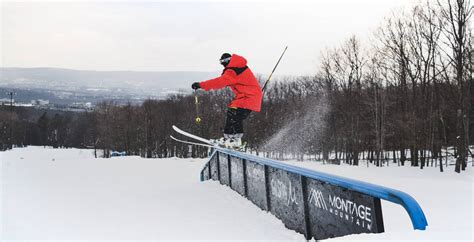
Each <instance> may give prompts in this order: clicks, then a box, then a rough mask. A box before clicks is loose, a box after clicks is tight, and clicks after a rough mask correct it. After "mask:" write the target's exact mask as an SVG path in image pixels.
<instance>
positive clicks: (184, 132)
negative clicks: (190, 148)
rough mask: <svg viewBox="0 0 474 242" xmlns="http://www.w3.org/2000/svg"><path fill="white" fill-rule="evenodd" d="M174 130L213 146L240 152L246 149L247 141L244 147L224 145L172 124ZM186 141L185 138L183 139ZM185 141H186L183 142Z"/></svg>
mask: <svg viewBox="0 0 474 242" xmlns="http://www.w3.org/2000/svg"><path fill="white" fill-rule="evenodd" d="M172 127H173V129H174V131H176V132H178V133H180V134H182V135H184V136H187V137H189V138H191V139H195V140H197V141H200V142H202V143H205V144H206V145H208V146H209V147H213V148H220V149H231V150H235V151H240V152H245V150H246V146H247V142H245V143H243V146H242V147H223V146H221V145H219V144H216V143H215V142H212V140H209V139H205V138H203V137H199V136H197V135H194V134H191V133H188V132H186V131H184V130H182V129H180V128H178V127H176V126H175V125H173V126H172ZM172 139H175V140H177V139H176V138H174V137H172ZM183 141H184V140H183ZM185 142H188V143H193V144H196V145H199V144H200V143H194V142H189V141H185ZM183 143H184V142H183Z"/></svg>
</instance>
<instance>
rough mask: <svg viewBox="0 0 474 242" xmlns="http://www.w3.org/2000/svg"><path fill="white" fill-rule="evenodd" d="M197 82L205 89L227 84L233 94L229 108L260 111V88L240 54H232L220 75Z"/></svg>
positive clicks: (221, 86) (222, 86)
mask: <svg viewBox="0 0 474 242" xmlns="http://www.w3.org/2000/svg"><path fill="white" fill-rule="evenodd" d="M199 84H200V85H201V88H202V89H204V90H206V91H209V90H211V89H221V88H224V87H227V86H228V87H230V88H231V89H232V92H234V95H235V97H234V99H233V100H232V102H230V103H229V105H228V107H229V108H245V109H250V110H252V111H255V112H260V108H261V105H262V88H261V87H260V84H259V83H258V81H257V78H255V76H254V75H253V73H252V71H251V70H250V68H248V67H247V60H246V59H245V58H244V57H242V56H239V55H235V54H233V55H232V57H231V59H230V62H229V64H228V65H227V66H226V68H225V69H224V71H223V72H222V75H221V76H220V77H217V78H214V79H210V80H207V81H203V82H200V83H199Z"/></svg>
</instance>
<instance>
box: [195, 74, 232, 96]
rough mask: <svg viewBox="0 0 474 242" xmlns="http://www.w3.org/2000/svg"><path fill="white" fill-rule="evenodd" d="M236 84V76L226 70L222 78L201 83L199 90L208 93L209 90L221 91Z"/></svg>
mask: <svg viewBox="0 0 474 242" xmlns="http://www.w3.org/2000/svg"><path fill="white" fill-rule="evenodd" d="M236 82H237V74H236V73H235V71H233V70H226V71H225V72H224V74H222V76H220V77H217V78H214V79H210V80H207V81H203V82H201V83H199V84H200V86H201V88H202V89H204V90H206V91H209V90H211V89H214V90H216V89H221V88H224V87H226V86H229V85H233V84H235V83H236Z"/></svg>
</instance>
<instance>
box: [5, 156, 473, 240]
mask: <svg viewBox="0 0 474 242" xmlns="http://www.w3.org/2000/svg"><path fill="white" fill-rule="evenodd" d="M0 161H1V162H0V164H1V167H0V168H1V173H0V175H1V177H0V182H1V188H2V189H1V191H0V192H1V193H0V198H1V199H0V202H1V208H2V209H1V210H0V215H1V221H0V223H1V231H0V239H1V241H6V240H33V239H35V240H39V239H41V240H70V239H77V240H119V239H120V240H145V239H146V240H158V239H164V240H170V239H181V240H223V239H226V240H269V241H275V240H293V241H305V240H304V237H303V235H301V234H298V233H296V232H293V231H291V230H288V229H286V228H285V227H284V225H283V224H282V223H281V222H280V221H279V220H278V219H276V218H275V217H274V216H273V215H271V214H269V213H267V212H264V211H262V210H260V209H259V208H258V207H257V206H255V205H253V204H252V203H251V202H250V201H248V200H247V199H245V198H243V197H242V196H240V195H238V194H237V193H236V192H234V191H232V190H231V189H229V188H228V187H225V186H221V185H219V184H218V183H217V182H213V181H209V182H200V181H199V172H200V170H201V168H202V166H203V165H204V163H205V162H206V160H205V159H177V158H169V159H142V158H140V157H117V158H111V159H102V158H99V159H95V158H93V155H92V151H90V150H79V149H67V150H66V149H49V148H47V149H44V148H42V147H28V148H23V149H14V150H12V151H7V152H0ZM289 163H291V164H294V165H298V166H304V167H306V168H309V169H317V170H319V171H323V172H328V173H333V174H337V175H340V176H346V177H350V178H355V179H359V180H363V181H368V182H372V183H376V184H380V185H384V186H388V187H391V188H395V189H399V190H402V191H405V192H407V193H409V194H410V195H412V196H413V197H414V198H415V199H416V200H417V201H418V202H419V203H420V205H421V207H422V208H423V210H424V212H425V214H426V217H427V219H428V224H429V225H428V228H427V230H426V231H414V230H413V229H412V227H411V222H410V219H409V217H408V215H407V214H406V212H405V211H404V209H403V208H402V207H401V206H399V205H394V204H391V203H389V202H384V201H382V210H383V215H384V222H385V230H386V231H387V232H385V233H382V234H362V235H350V236H346V237H342V238H337V239H332V240H328V241H335V240H390V241H396V240H399V241H406V240H425V241H426V240H438V241H439V240H443V241H455V240H465V241H472V239H473V238H474V236H473V231H474V229H473V200H474V198H473V184H474V183H473V176H472V175H473V167H471V166H469V167H468V168H467V171H466V172H463V173H461V174H457V173H454V172H453V171H452V170H453V169H452V168H453V167H449V168H448V169H447V170H446V171H445V172H444V173H440V172H439V170H438V168H431V167H426V168H425V169H424V170H420V169H417V168H412V167H397V166H392V167H382V168H377V167H370V168H367V167H364V166H360V167H348V166H344V165H342V166H334V165H320V164H319V163H315V162H289Z"/></svg>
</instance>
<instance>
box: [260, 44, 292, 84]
mask: <svg viewBox="0 0 474 242" xmlns="http://www.w3.org/2000/svg"><path fill="white" fill-rule="evenodd" d="M286 49H288V46H286V47H285V50H283V53H281V56H280V59H278V62H277V63H276V65H275V67H273V70H272V72H271V73H270V76H268V79H267V81H266V82H265V84H264V85H263V88H262V92H263V93H265V88H266V87H267V84H268V81H270V78H272V75H273V72H274V71H275V69H276V68H277V66H278V64H279V63H280V61H281V58H283V55H284V54H285V52H286Z"/></svg>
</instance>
